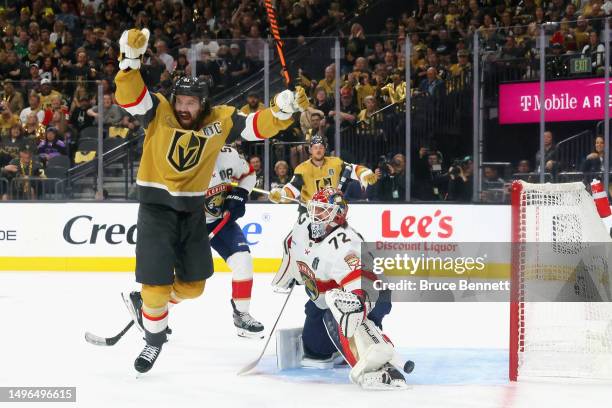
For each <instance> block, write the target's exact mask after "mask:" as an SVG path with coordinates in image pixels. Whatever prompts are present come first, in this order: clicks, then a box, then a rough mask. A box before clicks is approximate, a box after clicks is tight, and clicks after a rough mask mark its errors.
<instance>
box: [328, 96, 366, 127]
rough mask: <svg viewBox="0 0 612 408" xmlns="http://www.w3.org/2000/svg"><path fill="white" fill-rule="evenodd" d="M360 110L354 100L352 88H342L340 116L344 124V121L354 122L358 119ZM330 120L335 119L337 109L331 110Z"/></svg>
mask: <svg viewBox="0 0 612 408" xmlns="http://www.w3.org/2000/svg"><path fill="white" fill-rule="evenodd" d="M358 114H359V110H358V109H357V105H355V102H354V100H353V92H352V90H351V88H346V87H345V88H342V89H340V118H341V124H340V126H342V125H343V124H344V123H353V122H355V120H356V119H357V115H358ZM328 115H329V117H330V121H333V120H334V119H333V117H334V116H336V111H334V110H331V111H329V114H328Z"/></svg>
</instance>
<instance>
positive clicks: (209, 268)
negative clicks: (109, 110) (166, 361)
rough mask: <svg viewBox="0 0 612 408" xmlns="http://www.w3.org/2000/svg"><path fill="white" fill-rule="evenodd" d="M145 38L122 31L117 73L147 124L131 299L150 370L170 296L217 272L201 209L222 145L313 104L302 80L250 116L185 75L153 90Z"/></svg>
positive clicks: (262, 131)
mask: <svg viewBox="0 0 612 408" xmlns="http://www.w3.org/2000/svg"><path fill="white" fill-rule="evenodd" d="M148 42H149V31H148V30H147V29H143V30H138V29H131V30H128V31H125V32H123V34H122V35H121V38H120V40H119V47H120V56H119V68H120V71H119V73H118V74H117V76H116V77H115V84H116V87H117V90H116V94H115V97H116V99H117V102H118V104H119V105H120V106H122V107H123V108H124V109H126V110H127V111H128V113H130V114H131V115H133V116H135V117H136V118H137V119H138V120H139V121H140V123H141V124H142V126H143V128H144V129H145V140H144V146H143V153H142V158H141V162H140V168H139V169H138V176H137V182H136V183H137V186H138V199H139V201H140V207H139V210H138V221H137V228H138V241H137V244H136V281H137V282H139V283H141V284H142V291H141V294H142V302H140V301H139V297H138V296H137V294H132V295H134V296H130V297H129V299H126V300H127V304H128V305H129V306H130V307H131V308H132V312H133V315H134V316H133V317H134V319H135V320H139V319H142V325H143V327H144V331H145V340H146V346H145V347H144V349H143V350H142V352H141V353H140V355H139V356H138V357H137V358H136V360H135V362H134V367H135V368H136V370H137V371H139V372H147V371H149V370H150V369H151V367H152V366H153V364H154V363H155V361H156V359H157V358H158V356H159V353H160V352H161V349H162V345H163V344H164V343H165V341H166V329H167V326H168V303H169V301H170V300H171V299H172V301H173V302H174V303H178V302H180V301H182V300H183V299H191V298H195V297H198V296H199V295H201V294H202V292H203V290H204V284H205V281H206V279H207V278H208V277H210V276H211V275H212V273H213V263H212V256H211V252H210V244H209V242H208V238H207V229H206V220H205V216H204V212H203V211H202V208H203V206H204V201H205V197H206V190H207V189H208V186H209V182H210V178H211V175H212V173H213V170H214V166H215V160H216V157H217V155H218V154H219V152H220V150H221V147H222V146H223V145H224V144H226V143H231V142H232V141H233V140H236V139H237V138H239V137H242V138H243V139H245V140H258V139H265V138H269V137H272V136H274V135H275V134H277V133H278V132H279V131H280V130H283V129H286V128H287V127H288V126H289V125H290V124H291V122H292V120H291V116H292V114H293V113H295V112H298V111H301V110H304V109H305V108H306V107H308V98H307V97H306V95H305V93H304V90H303V89H301V88H298V87H296V91H295V92H292V91H289V90H286V91H283V92H281V93H280V94H278V95H276V96H275V98H274V99H273V103H272V106H271V107H270V108H268V109H264V110H262V111H259V112H256V113H253V114H249V115H244V114H241V113H239V112H238V111H237V110H236V109H235V108H234V107H230V106H214V107H211V106H210V104H209V102H208V96H209V95H208V86H207V84H206V83H205V82H202V81H199V80H198V79H197V78H180V79H179V80H178V81H177V82H176V84H175V86H174V89H173V92H172V96H171V98H170V100H169V101H168V100H167V99H166V98H165V97H164V96H163V95H162V94H160V93H155V94H154V93H150V92H149V91H148V89H147V87H146V86H145V84H144V82H143V79H142V76H141V74H140V71H139V69H140V65H141V62H142V58H143V55H144V53H145V51H146V50H147V44H148Z"/></svg>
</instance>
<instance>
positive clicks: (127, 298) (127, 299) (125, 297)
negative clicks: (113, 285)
mask: <svg viewBox="0 0 612 408" xmlns="http://www.w3.org/2000/svg"><path fill="white" fill-rule="evenodd" d="M121 298H122V299H123V303H125V307H126V308H127V310H128V313H129V314H130V316H132V320H134V326H136V328H138V330H140V332H141V333H143V334H144V330H143V328H142V327H141V326H140V324H139V323H138V317H137V316H138V315H137V314H136V310H135V309H134V305H133V304H132V301H131V300H130V294H129V293H126V292H121Z"/></svg>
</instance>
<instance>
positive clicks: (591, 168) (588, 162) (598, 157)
mask: <svg viewBox="0 0 612 408" xmlns="http://www.w3.org/2000/svg"><path fill="white" fill-rule="evenodd" d="M604 140H605V139H604V137H603V136H601V135H599V136H597V137H596V138H595V150H594V151H593V152H592V153H589V155H587V157H586V159H585V161H584V163H582V168H581V171H583V172H584V173H590V174H588V175H587V174H585V181H588V182H590V181H591V180H590V179H592V178H593V176H594V175H593V173H599V172H602V171H604V168H605V166H604V158H605V155H606V151H605V141H604Z"/></svg>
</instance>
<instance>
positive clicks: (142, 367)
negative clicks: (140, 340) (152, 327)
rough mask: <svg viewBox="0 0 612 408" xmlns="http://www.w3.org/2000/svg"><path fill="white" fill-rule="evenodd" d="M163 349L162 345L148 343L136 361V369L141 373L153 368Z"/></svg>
mask: <svg viewBox="0 0 612 408" xmlns="http://www.w3.org/2000/svg"><path fill="white" fill-rule="evenodd" d="M161 349H162V346H153V345H151V344H147V345H146V346H145V348H144V349H142V351H141V352H140V355H138V357H137V358H136V361H134V368H135V369H136V371H138V372H139V373H146V372H147V371H149V370H150V369H151V368H153V364H155V360H157V357H159V353H160V352H161Z"/></svg>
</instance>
